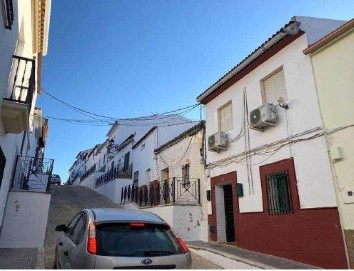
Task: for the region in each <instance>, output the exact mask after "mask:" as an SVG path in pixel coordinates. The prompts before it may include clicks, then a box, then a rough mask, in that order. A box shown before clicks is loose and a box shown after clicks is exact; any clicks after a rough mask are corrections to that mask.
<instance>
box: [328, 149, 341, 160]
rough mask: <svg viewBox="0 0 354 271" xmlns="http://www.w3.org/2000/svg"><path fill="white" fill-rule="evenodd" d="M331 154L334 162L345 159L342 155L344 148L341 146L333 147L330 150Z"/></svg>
mask: <svg viewBox="0 0 354 271" xmlns="http://www.w3.org/2000/svg"><path fill="white" fill-rule="evenodd" d="M330 153H331V159H332V161H333V162H336V161H339V160H342V159H343V155H342V148H341V147H339V146H333V147H332V148H331V149H330Z"/></svg>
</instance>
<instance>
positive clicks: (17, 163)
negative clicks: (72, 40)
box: [0, 0, 53, 247]
mask: <svg viewBox="0 0 354 271" xmlns="http://www.w3.org/2000/svg"><path fill="white" fill-rule="evenodd" d="M0 6H1V11H0V13H1V17H2V19H3V20H1V22H2V23H1V24H0V59H1V61H0V102H1V118H0V149H1V151H0V154H1V155H0V156H1V159H0V160H1V163H0V164H1V168H0V172H1V174H0V177H1V183H0V227H1V238H0V247H40V246H43V243H44V236H45V225H46V219H47V215H48V208H49V200H50V195H49V194H47V193H45V192H46V190H47V189H48V181H49V178H50V175H51V171H52V168H53V160H51V159H45V158H44V147H45V140H46V137H47V134H48V120H46V119H44V118H43V117H42V110H41V109H40V108H37V107H36V99H37V96H38V95H39V94H40V92H41V60H42V56H45V55H46V54H47V45H48V32H49V21H50V11H51V1H50V0H28V1H17V0H7V1H1V3H0ZM33 190H36V192H33ZM38 191H42V192H43V193H38ZM28 232H31V234H30V235H29V234H28Z"/></svg>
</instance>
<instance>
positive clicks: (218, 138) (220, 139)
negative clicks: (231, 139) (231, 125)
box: [208, 132, 228, 152]
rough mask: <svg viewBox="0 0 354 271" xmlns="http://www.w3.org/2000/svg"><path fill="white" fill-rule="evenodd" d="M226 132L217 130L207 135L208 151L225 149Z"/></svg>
mask: <svg viewBox="0 0 354 271" xmlns="http://www.w3.org/2000/svg"><path fill="white" fill-rule="evenodd" d="M227 141H228V140H227V134H226V133H223V132H218V133H216V134H213V135H211V136H209V137H208V149H209V151H216V152H220V151H221V150H226V149H227Z"/></svg>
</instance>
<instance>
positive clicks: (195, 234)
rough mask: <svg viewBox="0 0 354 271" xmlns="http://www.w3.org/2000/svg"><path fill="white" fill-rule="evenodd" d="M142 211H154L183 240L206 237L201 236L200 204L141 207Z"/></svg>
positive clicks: (195, 239) (196, 239)
mask: <svg viewBox="0 0 354 271" xmlns="http://www.w3.org/2000/svg"><path fill="white" fill-rule="evenodd" d="M143 210H144V211H148V212H151V213H154V214H156V215H158V216H159V217H161V218H162V219H163V220H165V221H166V222H167V223H168V224H169V225H170V226H171V227H172V228H173V232H174V233H175V234H176V236H179V237H181V238H182V239H183V240H185V241H198V240H203V241H207V239H205V237H204V238H202V230H201V228H202V227H203V226H204V227H205V226H206V225H205V222H203V224H202V217H201V216H202V212H201V206H188V205H180V206H179V205H173V206H172V205H166V206H158V207H152V208H143Z"/></svg>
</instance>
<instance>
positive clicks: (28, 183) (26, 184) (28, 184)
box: [11, 156, 54, 192]
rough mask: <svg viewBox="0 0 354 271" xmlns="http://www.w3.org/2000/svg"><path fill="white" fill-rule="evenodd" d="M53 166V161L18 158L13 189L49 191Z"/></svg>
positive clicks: (25, 157) (36, 158)
mask: <svg viewBox="0 0 354 271" xmlns="http://www.w3.org/2000/svg"><path fill="white" fill-rule="evenodd" d="M53 165H54V160H53V159H45V158H38V157H27V156H18V157H17V159H16V165H15V170H14V174H13V178H12V184H11V189H13V190H29V191H39V192H46V191H49V188H50V179H51V176H52V171H53Z"/></svg>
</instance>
